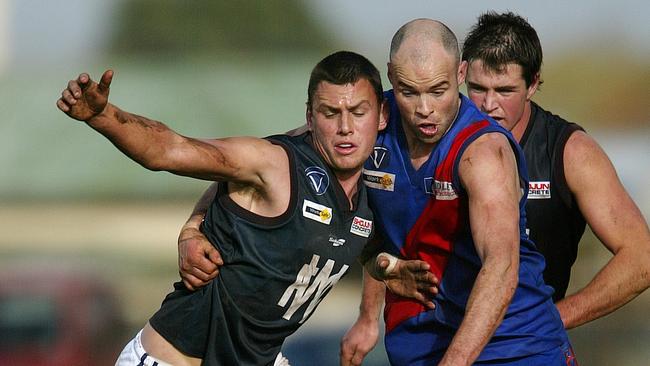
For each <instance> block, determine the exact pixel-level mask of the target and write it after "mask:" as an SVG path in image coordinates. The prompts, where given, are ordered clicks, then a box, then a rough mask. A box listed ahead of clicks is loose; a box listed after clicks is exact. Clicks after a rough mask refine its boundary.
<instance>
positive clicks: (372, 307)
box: [359, 271, 386, 322]
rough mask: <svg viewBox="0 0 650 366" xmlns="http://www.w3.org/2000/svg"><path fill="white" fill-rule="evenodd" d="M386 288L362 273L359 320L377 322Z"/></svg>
mask: <svg viewBox="0 0 650 366" xmlns="http://www.w3.org/2000/svg"><path fill="white" fill-rule="evenodd" d="M385 294H386V286H385V285H384V283H383V282H381V281H377V280H375V279H374V278H372V277H371V276H370V275H369V274H368V273H367V271H364V273H363V292H362V295H361V304H360V305H359V319H360V320H367V321H372V322H377V321H378V320H379V316H380V314H381V309H382V306H383V304H384V296H385Z"/></svg>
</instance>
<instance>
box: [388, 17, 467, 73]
mask: <svg viewBox="0 0 650 366" xmlns="http://www.w3.org/2000/svg"><path fill="white" fill-rule="evenodd" d="M440 46H442V48H443V49H444V50H445V51H446V52H447V53H448V54H449V55H450V56H452V57H453V60H454V61H455V64H458V62H459V61H460V52H459V49H458V39H456V35H455V34H454V32H452V31H451V29H449V27H447V26H446V25H444V24H443V23H441V22H439V21H437V20H432V19H415V20H412V21H410V22H408V23H406V24H404V25H403V26H402V27H401V28H400V29H398V30H397V32H396V33H395V35H394V36H393V39H392V41H391V43H390V62H391V63H393V62H396V61H397V58H401V57H407V58H410V59H412V60H414V61H420V62H427V61H429V58H430V57H431V50H432V48H435V47H440Z"/></svg>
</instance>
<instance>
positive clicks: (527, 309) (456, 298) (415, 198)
mask: <svg viewBox="0 0 650 366" xmlns="http://www.w3.org/2000/svg"><path fill="white" fill-rule="evenodd" d="M387 97H388V100H389V102H390V105H391V110H390V122H389V125H388V127H387V128H386V130H384V131H383V132H382V133H381V134H380V136H379V137H378V139H377V143H376V145H375V152H374V154H373V155H372V156H371V159H369V160H368V162H367V163H366V165H365V169H364V181H365V183H366V186H367V187H369V189H368V195H369V200H370V204H371V207H372V208H373V210H374V212H375V218H376V222H377V223H378V234H379V233H380V234H381V237H382V239H383V243H384V250H386V251H388V252H391V253H393V254H395V255H398V256H400V257H404V258H408V259H421V260H424V261H427V262H428V263H429V264H430V265H431V268H432V272H433V273H434V274H435V275H436V276H437V277H438V278H439V279H440V281H441V282H440V286H439V293H438V295H436V296H435V298H434V299H433V301H434V303H435V305H436V307H435V309H434V310H427V309H425V308H424V307H423V306H422V305H421V304H419V303H417V302H415V301H413V300H410V299H404V298H400V297H397V296H394V295H392V294H390V293H387V296H386V308H385V314H384V315H385V320H386V337H385V342H386V349H387V352H388V355H389V359H390V360H391V363H393V364H399V365H413V364H422V365H429V364H435V363H434V362H435V361H437V360H439V359H440V357H442V355H443V354H444V352H445V351H446V349H447V347H448V346H449V343H450V342H451V339H452V337H453V336H454V334H455V333H456V331H457V330H458V327H459V325H460V323H461V321H462V320H463V316H464V314H465V310H466V305H467V299H468V297H469V294H470V292H471V290H472V286H473V285H474V282H475V280H476V276H477V275H478V272H479V271H480V268H481V260H480V258H479V256H478V254H477V253H476V249H475V246H474V242H473V239H472V236H471V230H470V226H469V212H468V200H467V194H466V192H465V191H464V189H463V187H462V186H461V184H460V180H459V177H458V164H459V160H460V157H461V156H462V153H463V151H464V149H465V148H466V147H467V146H468V145H469V144H470V143H471V142H472V141H474V140H475V139H476V138H478V137H480V136H482V135H483V134H485V133H501V134H503V135H504V136H506V137H507V138H508V139H509V141H510V144H511V146H512V148H513V151H514V152H515V155H516V158H517V164H518V169H519V173H520V178H521V181H522V187H527V186H528V182H527V175H526V168H525V164H524V158H523V154H522V151H521V149H520V148H519V145H518V144H517V143H516V141H514V139H513V138H512V136H511V134H510V133H509V132H508V131H506V130H505V129H503V128H502V127H501V126H499V125H498V124H497V123H496V122H495V121H494V120H492V119H490V118H489V117H487V116H486V115H484V114H483V113H481V112H480V111H479V110H478V109H477V108H476V106H474V104H473V103H471V102H470V101H469V100H468V99H467V98H465V97H464V96H461V107H460V111H459V114H458V116H457V117H456V120H455V121H454V122H453V124H452V125H451V126H450V128H449V131H447V132H446V134H445V135H444V136H443V137H442V138H441V140H440V141H439V142H438V143H437V145H436V147H435V148H434V150H433V151H432V153H431V155H430V156H429V159H428V160H427V161H426V162H425V163H424V164H423V165H422V166H421V167H420V168H419V169H418V170H415V169H414V168H413V166H412V164H411V161H410V158H409V155H408V150H407V145H406V138H405V136H404V131H403V130H402V122H401V117H400V115H399V110H398V109H397V107H396V104H395V101H394V95H393V93H392V92H389V93H388V94H387ZM486 184H490V182H486ZM525 191H526V190H525V189H524V193H525ZM525 202H526V195H525V194H524V195H523V197H522V199H521V201H520V202H519V206H520V221H519V228H520V236H521V240H520V267H519V283H518V287H517V289H516V291H515V294H514V297H513V299H512V302H511V304H510V306H509V307H508V310H507V313H506V315H505V318H504V320H503V322H502V323H501V325H500V326H499V327H498V328H497V330H496V332H495V334H494V336H493V337H492V339H491V340H490V342H489V343H488V344H487V345H486V347H485V348H484V350H483V352H482V353H481V354H480V356H479V358H478V360H479V361H483V360H500V359H507V358H513V357H522V356H526V355H532V354H536V353H540V352H544V351H547V350H550V349H553V348H556V347H559V346H560V345H561V344H562V342H563V341H565V340H566V333H565V331H564V328H563V326H562V322H561V320H560V317H559V314H558V312H557V310H556V308H555V306H554V305H553V303H552V301H551V293H552V289H551V288H550V287H549V286H546V285H545V284H544V282H543V279H542V271H543V268H544V259H543V257H542V256H541V255H540V254H539V252H538V251H537V250H536V248H535V246H534V245H533V244H532V242H531V241H530V240H528V237H527V235H526V233H525V225H526V220H525V213H524V212H525V211H524V205H525Z"/></svg>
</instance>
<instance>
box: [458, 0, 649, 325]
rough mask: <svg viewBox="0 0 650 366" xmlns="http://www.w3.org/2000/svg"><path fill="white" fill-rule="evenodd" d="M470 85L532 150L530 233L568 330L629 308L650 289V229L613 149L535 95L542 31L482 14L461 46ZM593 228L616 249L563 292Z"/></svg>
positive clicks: (480, 102)
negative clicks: (580, 283) (577, 286)
mask: <svg viewBox="0 0 650 366" xmlns="http://www.w3.org/2000/svg"><path fill="white" fill-rule="evenodd" d="M462 59H463V62H466V63H468V69H467V79H466V85H467V91H468V96H469V98H470V99H471V100H472V101H473V102H474V103H476V105H477V106H478V107H480V108H481V110H482V111H483V112H485V113H488V114H489V115H490V116H491V117H492V118H494V119H495V120H497V122H499V123H500V124H501V125H502V126H503V127H505V128H507V129H508V130H510V132H512V134H513V136H514V137H515V139H516V140H517V141H518V142H519V144H520V145H521V146H522V148H523V150H524V154H525V156H526V163H527V166H528V174H529V177H530V183H529V184H530V187H529V192H528V202H527V204H526V218H527V222H528V225H527V229H528V231H529V236H530V238H531V239H532V240H533V242H534V243H535V245H536V247H537V248H538V249H539V250H540V252H541V253H542V254H543V255H544V257H545V258H546V269H545V270H544V281H545V282H546V283H547V284H549V285H551V286H552V287H553V288H554V289H555V293H554V294H553V299H554V300H555V301H556V305H557V307H558V310H559V312H560V316H561V317H562V321H563V322H564V326H565V327H566V328H567V329H569V328H573V327H577V326H579V325H581V324H584V323H587V322H589V321H592V320H594V319H597V318H599V317H602V316H604V315H607V314H609V313H610V312H612V311H614V310H616V309H618V308H619V307H621V306H623V305H624V304H625V303H627V302H628V301H630V300H632V299H633V298H634V297H636V296H637V295H639V294H640V293H641V292H643V291H644V290H645V289H647V288H648V286H650V269H649V267H648V263H650V231H649V230H648V224H647V222H646V220H645V219H644V218H643V215H642V214H641V212H640V211H639V209H638V208H637V206H636V205H635V204H634V202H633V201H632V199H631V198H630V196H629V195H628V194H627V192H626V191H625V188H624V187H623V185H622V184H621V182H620V180H619V179H618V177H617V174H616V171H615V169H614V167H613V165H612V163H611V162H610V161H609V159H608V157H607V155H606V154H605V152H604V151H603V150H602V149H601V147H600V146H599V145H598V143H597V142H596V141H594V139H593V138H592V137H590V136H589V135H587V134H586V133H585V132H584V130H583V129H582V128H581V127H580V126H578V125H576V124H574V123H570V122H567V121H565V120H564V119H562V118H561V117H559V116H557V115H554V114H552V113H550V112H548V111H546V110H544V109H542V108H541V107H540V106H539V105H537V104H536V103H534V102H533V101H532V100H531V98H532V97H533V95H534V94H535V92H536V91H537V89H538V87H539V85H540V84H541V83H542V81H541V76H540V69H541V65H542V47H541V44H540V41H539V38H538V37H537V32H536V31H535V29H534V28H533V27H532V26H531V25H530V24H529V23H528V22H527V21H526V20H525V19H524V18H522V17H521V16H519V15H516V14H513V13H510V12H507V13H502V14H497V13H494V12H489V13H485V14H483V15H481V16H480V17H479V18H478V21H477V23H476V24H475V25H474V26H473V27H472V28H471V30H470V32H469V34H468V36H467V37H466V38H465V42H464V45H463V57H462ZM585 223H586V224H589V227H591V229H592V231H593V232H594V234H596V237H598V238H599V239H600V240H601V242H602V244H603V245H604V246H605V247H606V248H607V249H608V250H609V251H610V252H612V253H613V254H614V256H613V257H612V259H611V260H610V261H609V262H608V263H607V264H606V265H605V266H604V267H603V268H602V270H601V271H600V272H599V273H598V274H597V275H596V276H595V277H594V279H593V280H592V281H591V282H589V284H588V285H587V286H586V287H584V288H583V289H581V290H579V291H577V292H576V293H574V294H570V295H569V296H567V297H565V295H566V291H567V287H568V285H569V277H570V275H571V266H572V265H573V263H574V262H575V260H576V256H577V253H578V243H579V242H580V238H581V237H582V234H583V233H584V229H585Z"/></svg>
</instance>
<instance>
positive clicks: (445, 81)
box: [397, 80, 449, 90]
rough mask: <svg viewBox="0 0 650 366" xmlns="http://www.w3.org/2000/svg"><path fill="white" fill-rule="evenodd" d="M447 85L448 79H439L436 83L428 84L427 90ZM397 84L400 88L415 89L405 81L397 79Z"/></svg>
mask: <svg viewBox="0 0 650 366" xmlns="http://www.w3.org/2000/svg"><path fill="white" fill-rule="evenodd" d="M448 85H449V81H448V80H443V81H441V82H439V83H437V84H434V85H431V86H429V88H428V89H427V90H432V89H437V88H441V87H445V86H448ZM397 86H398V87H400V88H408V89H415V87H414V86H413V85H409V84H407V83H405V82H403V81H398V82H397Z"/></svg>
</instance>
